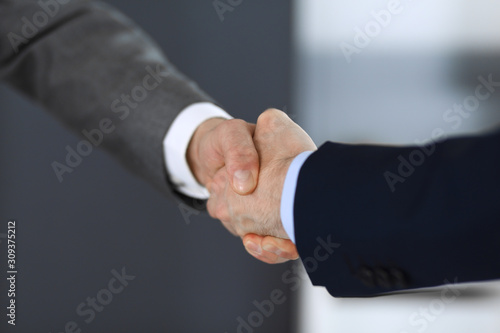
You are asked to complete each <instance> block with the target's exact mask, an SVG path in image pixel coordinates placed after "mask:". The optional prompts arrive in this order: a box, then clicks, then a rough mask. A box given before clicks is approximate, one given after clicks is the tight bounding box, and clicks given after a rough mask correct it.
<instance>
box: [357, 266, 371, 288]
mask: <svg viewBox="0 0 500 333" xmlns="http://www.w3.org/2000/svg"><path fill="white" fill-rule="evenodd" d="M356 277H357V278H358V279H359V280H361V282H362V283H363V284H364V285H365V286H367V287H375V279H374V274H373V271H372V270H371V269H370V268H369V267H367V266H361V267H360V268H359V269H358V272H357V274H356Z"/></svg>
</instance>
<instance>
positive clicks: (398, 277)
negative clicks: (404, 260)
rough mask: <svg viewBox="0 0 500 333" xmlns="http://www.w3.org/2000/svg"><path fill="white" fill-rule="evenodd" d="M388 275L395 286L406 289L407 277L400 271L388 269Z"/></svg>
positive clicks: (393, 268)
mask: <svg viewBox="0 0 500 333" xmlns="http://www.w3.org/2000/svg"><path fill="white" fill-rule="evenodd" d="M389 274H390V275H391V277H392V280H393V281H394V284H395V285H396V286H398V287H400V288H408V286H409V283H408V277H407V275H406V274H405V273H404V272H403V271H402V270H401V269H399V268H396V267H392V268H389Z"/></svg>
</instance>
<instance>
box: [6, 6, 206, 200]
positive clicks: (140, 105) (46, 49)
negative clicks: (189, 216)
mask: <svg viewBox="0 0 500 333" xmlns="http://www.w3.org/2000/svg"><path fill="white" fill-rule="evenodd" d="M0 77H1V78H2V79H3V80H4V81H6V82H7V83H8V84H9V85H11V86H12V87H14V88H15V89H17V90H19V91H21V92H22V93H24V94H25V95H27V96H28V97H29V98H31V99H32V100H34V101H36V102H37V103H39V104H40V105H41V106H43V107H44V108H45V109H46V110H48V111H49V112H51V113H52V114H54V115H55V116H56V117H57V118H58V119H60V120H61V121H62V122H63V123H65V124H67V125H68V126H69V127H71V128H72V129H73V130H75V131H76V132H77V133H79V134H80V135H82V134H84V133H86V136H85V138H86V139H87V140H88V141H92V140H91V139H89V138H92V139H93V143H94V145H95V146H100V147H102V148H104V149H105V150H107V151H108V152H109V153H111V154H112V155H113V156H115V157H116V158H117V159H118V160H119V161H120V162H121V163H122V164H123V165H124V166H126V167H127V168H128V169H130V170H131V171H132V172H134V173H135V174H138V175H140V176H141V177H143V178H145V179H146V180H148V181H149V182H150V183H152V184H153V185H154V186H155V187H156V188H158V189H159V190H160V191H162V192H164V193H166V194H168V195H172V194H173V192H175V190H174V189H173V187H172V186H171V184H170V182H169V180H168V177H167V173H166V168H165V162H164V154H163V148H162V141H163V139H164V136H165V134H166V132H167V130H168V129H169V127H170V125H171V124H172V122H173V120H174V119H175V117H176V116H177V115H178V113H179V112H180V111H181V110H183V109H184V108H185V107H186V106H188V105H190V104H192V103H196V102H203V101H212V100H211V98H210V97H208V96H207V95H206V94H205V93H204V92H202V91H201V90H200V89H199V88H198V87H197V86H196V84H195V83H193V82H192V81H190V80H189V79H187V78H186V77H185V76H183V75H182V74H181V73H179V72H178V71H177V70H176V68H174V66H173V65H172V64H170V63H169V61H168V60H167V58H166V57H165V56H164V55H163V53H162V52H161V50H159V48H158V46H157V45H155V43H154V42H153V41H152V40H151V39H150V37H149V36H147V35H146V34H145V33H144V32H143V31H141V29H139V28H138V27H137V26H136V25H135V24H134V23H133V22H131V21H130V20H129V19H128V18H127V17H125V16H124V15H123V14H121V13H120V12H118V11H117V10H115V9H113V8H112V7H110V6H109V5H107V4H104V3H102V2H99V1H86V0H42V1H35V0H0ZM95 129H99V131H101V129H102V130H105V133H104V132H103V131H101V133H102V141H101V140H100V139H101V136H100V135H99V133H98V131H97V130H95ZM94 148H95V147H94ZM176 196H177V197H179V198H182V199H183V200H184V201H185V202H186V203H188V204H190V205H191V206H193V205H194V206H196V207H200V205H199V203H197V202H196V201H193V200H192V199H191V198H187V197H184V196H182V195H180V194H179V193H177V195H176Z"/></svg>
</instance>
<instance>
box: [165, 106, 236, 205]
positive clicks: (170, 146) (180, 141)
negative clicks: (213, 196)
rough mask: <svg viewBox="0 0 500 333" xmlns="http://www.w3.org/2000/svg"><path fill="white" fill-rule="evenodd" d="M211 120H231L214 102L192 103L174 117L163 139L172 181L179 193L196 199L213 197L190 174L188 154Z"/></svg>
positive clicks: (166, 161)
mask: <svg viewBox="0 0 500 333" xmlns="http://www.w3.org/2000/svg"><path fill="white" fill-rule="evenodd" d="M211 118H226V119H231V118H232V117H231V116H230V115H229V114H227V113H226V112H225V111H224V110H222V109H221V108H220V107H218V106H216V105H214V104H212V103H207V102H203V103H195V104H191V105H190V106H188V107H187V108H185V109H184V110H182V111H181V112H180V113H179V115H178V116H177V117H176V118H175V120H174V122H173V123H172V125H171V126H170V128H169V130H168V132H167V135H165V139H164V140H163V151H164V157H165V163H166V166H167V172H168V175H169V176H170V179H171V181H172V182H173V183H174V185H175V186H176V187H177V190H178V191H180V192H181V193H183V194H185V195H187V196H190V197H192V198H195V199H208V198H209V196H210V195H209V193H208V191H207V189H206V188H205V187H204V186H203V185H201V184H200V183H198V181H197V180H196V178H195V177H194V175H193V173H192V172H191V168H190V167H189V164H188V162H187V159H186V152H187V149H188V145H189V142H190V141H191V138H192V136H193V134H194V132H195V131H196V129H197V128H198V126H200V125H201V124H202V123H203V122H204V121H206V120H208V119H211Z"/></svg>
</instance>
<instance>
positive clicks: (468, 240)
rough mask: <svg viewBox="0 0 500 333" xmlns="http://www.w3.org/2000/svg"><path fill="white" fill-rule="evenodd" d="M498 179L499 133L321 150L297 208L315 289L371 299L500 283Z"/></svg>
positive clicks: (303, 176)
mask: <svg viewBox="0 0 500 333" xmlns="http://www.w3.org/2000/svg"><path fill="white" fill-rule="evenodd" d="M499 172H500V131H497V132H494V133H490V134H487V135H483V136H477V137H468V138H467V137H464V138H455V139H449V140H447V141H443V142H440V143H437V144H433V145H431V146H427V147H384V146H370V145H346V144H336V143H326V144H324V145H323V146H321V147H320V149H319V150H318V151H317V152H315V153H314V154H312V155H311V156H310V157H309V159H308V160H307V161H306V162H305V164H304V165H303V167H302V169H301V171H300V174H299V179H298V183H297V192H296V195H295V204H294V219H295V237H296V240H297V248H298V250H299V253H300V256H301V258H302V261H303V263H304V266H305V267H306V270H307V271H308V274H309V276H310V278H311V280H312V282H313V284H315V285H320V286H325V287H326V288H327V289H328V291H329V292H330V294H332V295H333V296H372V295H378V294H381V293H385V292H391V291H396V290H401V289H409V288H420V287H430V286H436V285H441V284H445V283H448V282H467V281H481V280H489V279H498V278H500V176H499Z"/></svg>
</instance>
